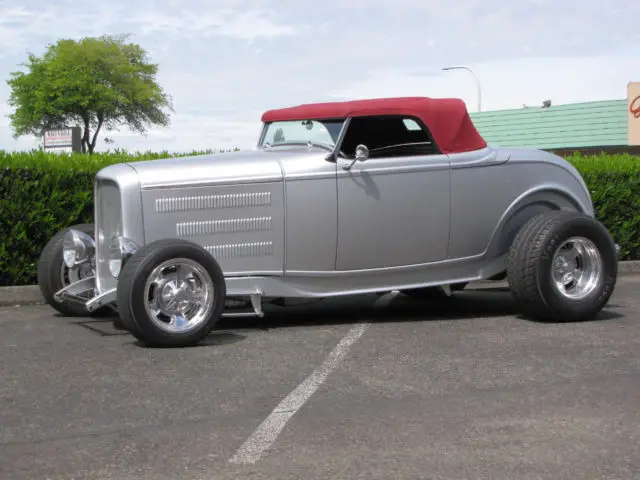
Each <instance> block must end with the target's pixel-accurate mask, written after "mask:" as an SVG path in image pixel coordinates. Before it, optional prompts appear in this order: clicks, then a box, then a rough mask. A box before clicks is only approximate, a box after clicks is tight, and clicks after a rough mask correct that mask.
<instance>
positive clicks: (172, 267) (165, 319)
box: [144, 258, 215, 333]
mask: <svg viewBox="0 0 640 480" xmlns="http://www.w3.org/2000/svg"><path fill="white" fill-rule="evenodd" d="M144 294H145V298H146V299H147V302H146V303H145V307H146V311H147V315H149V318H150V319H151V320H152V321H153V323H154V324H155V325H157V326H158V327H160V328H161V329H163V330H165V331H168V332H175V333H177V332H186V331H189V330H191V329H193V328H196V327H197V326H198V325H200V324H201V323H202V322H204V321H205V320H206V319H207V317H208V316H209V314H210V312H211V310H212V309H213V305H214V301H215V298H214V287H213V281H212V280H211V276H210V275H209V273H208V272H207V271H206V270H205V268H204V267H203V266H202V265H200V264H199V263H197V262H195V261H193V260H191V259H188V258H177V259H173V260H168V261H166V262H163V263H162V264H160V265H158V266H157V267H156V268H155V269H154V270H153V272H151V275H149V278H148V279H147V282H146V284H145V292H144Z"/></svg>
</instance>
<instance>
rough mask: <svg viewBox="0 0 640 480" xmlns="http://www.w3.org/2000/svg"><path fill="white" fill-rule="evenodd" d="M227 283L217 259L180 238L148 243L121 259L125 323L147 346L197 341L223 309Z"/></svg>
mask: <svg viewBox="0 0 640 480" xmlns="http://www.w3.org/2000/svg"><path fill="white" fill-rule="evenodd" d="M225 296H226V285H225V280H224V276H223V274H222V270H221V269H220V266H219V265H218V262H216V260H215V259H214V258H213V257H212V256H211V255H210V254H209V253H208V252H207V251H206V250H204V249H203V248H202V247H201V246H200V245H197V244H195V243H193V242H189V241H187V240H181V239H165V240H158V241H156V242H152V243H150V244H148V245H146V246H145V247H143V248H142V249H140V250H139V251H138V252H137V253H135V254H134V255H133V256H132V257H130V258H129V260H128V261H127V262H126V263H125V264H124V266H123V268H122V272H121V274H120V278H119V279H118V289H117V303H118V310H119V313H120V318H121V319H122V323H123V324H124V325H125V327H126V328H127V329H128V330H129V331H130V332H131V333H132V334H133V335H134V336H135V337H136V338H137V339H138V340H140V341H141V342H142V343H144V344H146V345H148V346H151V347H187V346H192V345H195V344H197V343H198V342H199V341H200V340H202V339H203V338H204V337H205V336H207V335H208V334H209V333H210V332H211V330H212V329H213V327H214V326H215V325H216V323H217V322H218V320H219V319H220V317H221V316H222V311H223V309H224V303H225Z"/></svg>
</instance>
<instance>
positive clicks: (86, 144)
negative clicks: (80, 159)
mask: <svg viewBox="0 0 640 480" xmlns="http://www.w3.org/2000/svg"><path fill="white" fill-rule="evenodd" d="M82 120H83V121H84V132H83V134H82V142H81V143H82V153H87V149H88V148H89V138H90V137H89V115H88V114H85V115H83V116H82ZM89 154H91V152H89Z"/></svg>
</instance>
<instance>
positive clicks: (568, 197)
mask: <svg viewBox="0 0 640 480" xmlns="http://www.w3.org/2000/svg"><path fill="white" fill-rule="evenodd" d="M588 200H589V199H588V197H587V201H588ZM587 201H585V200H581V199H580V198H579V197H578V196H577V195H576V194H575V193H574V192H572V191H571V190H570V189H568V188H567V187H566V186H564V185H560V184H557V183H548V184H543V185H537V186H535V187H532V188H531V189H529V190H527V191H525V192H523V193H522V194H521V195H520V196H518V197H517V198H516V199H515V200H514V201H513V202H511V204H510V205H509V207H507V208H506V209H505V211H504V213H503V214H502V216H501V217H500V220H499V221H498V223H497V225H496V227H495V229H494V230H493V233H492V235H491V239H490V241H489V244H488V246H487V250H486V256H487V258H495V257H498V256H500V255H503V254H505V253H506V252H507V251H508V250H509V247H510V246H511V243H512V241H513V239H514V238H515V236H516V234H517V233H518V231H519V230H520V228H522V226H524V224H525V223H527V221H528V220H529V219H530V218H532V217H534V216H535V215H538V214H539V213H542V212H544V211H549V210H575V211H578V212H582V213H585V214H587V215H593V208H592V206H591V204H590V203H587Z"/></svg>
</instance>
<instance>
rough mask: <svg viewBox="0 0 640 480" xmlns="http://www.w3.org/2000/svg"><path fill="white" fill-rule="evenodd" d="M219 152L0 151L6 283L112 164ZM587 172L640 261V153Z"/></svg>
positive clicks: (584, 166) (83, 214) (604, 217)
mask: <svg viewBox="0 0 640 480" xmlns="http://www.w3.org/2000/svg"><path fill="white" fill-rule="evenodd" d="M206 153H213V152H211V151H202V152H190V153H180V154H172V153H169V152H160V153H153V152H144V153H140V154H128V153H126V152H123V151H115V152H111V153H106V154H100V153H98V154H94V155H93V156H91V157H89V156H85V155H77V154H72V155H68V154H47V153H44V152H42V151H32V152H20V153H6V152H3V151H0V214H1V215H0V286H6V285H30V284H34V283H36V267H37V260H38V257H39V255H40V251H41V249H42V247H43V246H44V245H45V243H46V242H47V241H48V240H49V238H51V236H53V235H54V234H55V233H56V232H57V231H58V230H60V229H62V228H64V227H66V226H69V225H72V224H75V223H92V222H93V198H92V194H93V178H94V175H95V173H96V172H97V171H98V170H99V169H101V168H103V167H105V166H107V165H110V164H114V163H122V162H128V161H135V160H142V159H157V158H168V157H170V156H176V155H178V156H187V155H199V154H206ZM567 159H568V160H569V161H570V162H571V163H573V164H574V165H575V166H576V168H577V169H578V170H579V171H580V173H581V174H582V175H583V177H584V179H585V182H586V183H587V185H588V187H589V190H590V191H591V195H592V198H593V202H594V206H595V210H596V215H597V217H598V218H599V219H600V220H601V221H602V222H603V223H604V224H605V225H606V227H607V228H608V229H609V230H610V232H611V234H612V235H613V237H614V239H615V241H616V242H617V243H619V244H620V246H621V247H622V252H621V254H622V259H624V260H636V259H640V157H637V156H631V155H598V156H580V155H574V156H571V157H567Z"/></svg>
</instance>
